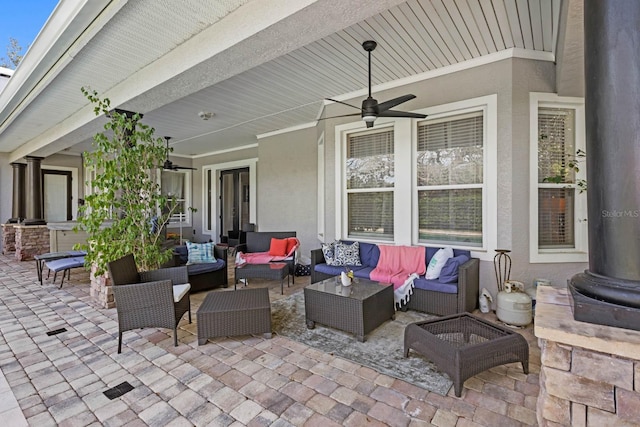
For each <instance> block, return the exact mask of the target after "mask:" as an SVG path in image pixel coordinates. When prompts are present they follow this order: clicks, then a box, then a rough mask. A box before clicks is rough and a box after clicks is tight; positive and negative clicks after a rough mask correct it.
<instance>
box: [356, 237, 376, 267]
mask: <svg viewBox="0 0 640 427" xmlns="http://www.w3.org/2000/svg"><path fill="white" fill-rule="evenodd" d="M379 259H380V248H378V245H374V244H371V243H363V242H360V262H361V263H362V265H364V266H367V267H372V268H375V267H376V266H377V265H378V260H379Z"/></svg>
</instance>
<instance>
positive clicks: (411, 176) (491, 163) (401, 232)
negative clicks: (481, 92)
mask: <svg viewBox="0 0 640 427" xmlns="http://www.w3.org/2000/svg"><path fill="white" fill-rule="evenodd" d="M497 105H498V96H497V95H496V94H493V95H487V96H482V97H478V98H472V99H467V100H464V101H458V102H452V103H449V104H443V105H438V106H434V107H429V108H425V109H421V110H416V111H415V112H416V113H421V114H427V115H429V118H432V119H437V118H440V117H446V116H450V115H458V114H461V113H464V112H467V111H478V110H482V111H483V112H484V114H483V117H484V131H485V150H484V155H485V159H484V168H483V170H484V185H483V191H482V198H483V226H482V230H483V239H482V241H483V247H482V248H478V247H462V246H455V247H456V249H468V250H470V251H471V255H472V256H473V257H475V258H480V259H482V260H486V261H493V256H494V255H495V253H494V249H495V248H496V247H497V246H496V245H497V235H498V233H497V230H498V219H497V217H498V210H497V181H498V172H497V169H498V165H497V163H498V108H497ZM429 118H428V119H429ZM428 119H427V120H428ZM422 120H423V119H420V120H417V119H395V120H394V119H390V118H378V119H377V120H376V122H375V128H377V129H381V128H383V127H388V126H393V129H394V139H395V141H396V143H395V144H394V147H395V165H396V168H395V178H396V181H395V186H394V239H393V241H392V242H389V241H387V240H379V241H376V240H368V239H358V240H359V241H365V242H371V243H381V244H395V245H424V244H422V243H417V242H418V230H417V224H418V201H417V175H416V174H417V171H416V167H415V162H416V154H415V153H416V147H417V126H416V124H417V123H418V122H420V121H422ZM363 130H367V128H366V126H365V124H364V122H362V121H358V122H353V123H347V124H344V125H338V126H336V127H335V148H336V150H335V153H336V156H335V170H336V171H337V172H338V177H337V180H336V189H335V190H336V191H335V194H336V199H335V205H336V210H335V215H336V217H335V220H336V227H335V238H336V239H342V238H346V235H347V232H346V231H347V230H346V229H347V212H346V206H347V204H346V191H345V188H346V183H345V176H346V166H345V164H344V161H343V159H344V158H345V156H346V150H347V136H348V135H349V134H351V133H354V132H360V131H363ZM407 140H410V141H411V144H406V143H404V142H403V141H407ZM398 165H410V166H411V167H398ZM408 206H410V207H411V209H407V207H408ZM424 246H428V245H424Z"/></svg>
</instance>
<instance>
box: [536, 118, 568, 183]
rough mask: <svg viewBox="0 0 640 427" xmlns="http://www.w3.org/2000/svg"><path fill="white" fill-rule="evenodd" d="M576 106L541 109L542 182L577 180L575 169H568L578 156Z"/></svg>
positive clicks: (539, 169) (539, 164)
mask: <svg viewBox="0 0 640 427" xmlns="http://www.w3.org/2000/svg"><path fill="white" fill-rule="evenodd" d="M574 129H575V110H572V109H560V108H540V109H539V110H538V182H545V178H557V180H556V181H550V182H564V183H573V182H575V172H574V171H573V170H571V169H567V163H568V161H569V160H571V159H574V158H575V154H576V147H575V132H574Z"/></svg>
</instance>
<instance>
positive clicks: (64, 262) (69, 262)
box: [44, 256, 84, 273]
mask: <svg viewBox="0 0 640 427" xmlns="http://www.w3.org/2000/svg"><path fill="white" fill-rule="evenodd" d="M44 264H45V265H46V266H47V268H48V269H49V270H51V271H53V272H54V273H57V272H58V271H62V270H69V269H70V268H78V267H84V257H83V256H79V257H71V258H62V259H56V260H53V261H47V262H45V263H44Z"/></svg>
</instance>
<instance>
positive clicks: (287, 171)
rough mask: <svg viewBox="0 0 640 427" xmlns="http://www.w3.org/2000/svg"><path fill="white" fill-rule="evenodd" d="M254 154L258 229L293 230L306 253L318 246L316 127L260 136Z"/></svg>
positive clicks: (301, 248)
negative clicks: (256, 164)
mask: <svg viewBox="0 0 640 427" xmlns="http://www.w3.org/2000/svg"><path fill="white" fill-rule="evenodd" d="M258 153H259V155H258V159H259V160H258V212H259V220H258V227H259V230H261V231H291V230H293V231H296V232H297V236H298V239H299V240H300V244H301V245H300V252H301V253H302V254H303V255H307V256H308V255H309V252H310V251H311V249H315V248H317V247H318V244H317V238H316V236H317V210H316V206H317V196H316V187H317V184H316V183H317V175H318V174H317V133H316V128H315V127H311V128H307V129H303V130H299V131H295V132H289V133H286V134H282V135H276V136H273V137H268V138H263V139H261V140H260V141H259V145H258Z"/></svg>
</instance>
